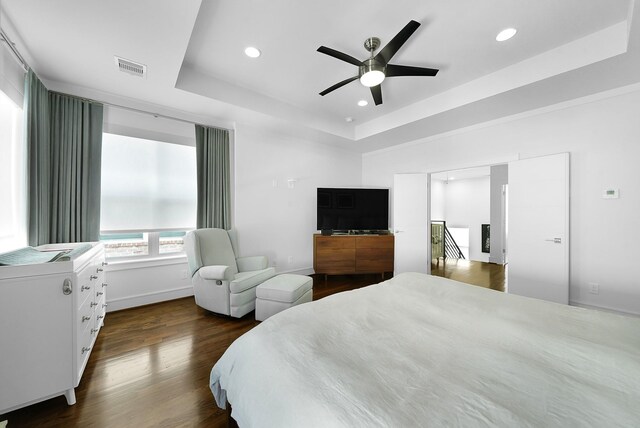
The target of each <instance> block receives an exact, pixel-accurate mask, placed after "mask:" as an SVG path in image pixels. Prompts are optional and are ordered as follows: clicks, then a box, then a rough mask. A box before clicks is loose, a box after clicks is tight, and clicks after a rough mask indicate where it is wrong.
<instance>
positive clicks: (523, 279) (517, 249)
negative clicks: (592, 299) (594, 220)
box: [507, 153, 569, 304]
mask: <svg viewBox="0 0 640 428" xmlns="http://www.w3.org/2000/svg"><path fill="white" fill-rule="evenodd" d="M508 213H509V238H508V239H509V268H508V273H507V287H508V292H509V293H513V294H519V295H522V296H528V297H535V298H538V299H543V300H549V301H552V302H557V303H564V304H567V303H568V302H569V154H568V153H561V154H557V155H550V156H542V157H538V158H532V159H525V160H519V161H514V162H509V197H508Z"/></svg>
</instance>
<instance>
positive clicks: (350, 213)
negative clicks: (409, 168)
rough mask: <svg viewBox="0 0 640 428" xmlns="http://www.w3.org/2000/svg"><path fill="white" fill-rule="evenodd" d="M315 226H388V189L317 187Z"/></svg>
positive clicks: (352, 228)
mask: <svg viewBox="0 0 640 428" xmlns="http://www.w3.org/2000/svg"><path fill="white" fill-rule="evenodd" d="M317 200H318V216H317V225H318V230H327V229H331V230H388V229H389V189H347V188H322V187H319V188H318V199H317Z"/></svg>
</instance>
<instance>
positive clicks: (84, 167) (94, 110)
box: [25, 70, 103, 246]
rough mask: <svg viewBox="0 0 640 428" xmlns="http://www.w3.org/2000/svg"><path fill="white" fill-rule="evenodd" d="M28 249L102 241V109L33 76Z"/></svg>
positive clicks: (29, 113) (28, 104)
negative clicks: (53, 88)
mask: <svg viewBox="0 0 640 428" xmlns="http://www.w3.org/2000/svg"><path fill="white" fill-rule="evenodd" d="M26 87H27V88H26V90H25V110H26V116H27V126H26V128H27V129H26V138H27V145H28V150H29V152H28V153H29V154H28V156H29V173H28V174H29V245H32V246H36V245H42V244H49V243H57V242H87V241H97V240H98V239H99V236H100V173H101V169H100V166H101V156H102V110H103V107H102V104H98V103H94V102H90V101H87V100H83V99H79V98H75V97H71V96H68V95H64V94H58V93H55V92H49V91H47V88H46V87H45V86H44V85H43V84H42V82H40V80H39V79H38V78H37V76H36V75H35V73H33V71H31V70H29V73H28V77H27V83H26Z"/></svg>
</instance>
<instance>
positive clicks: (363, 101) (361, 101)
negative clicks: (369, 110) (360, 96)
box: [358, 100, 369, 107]
mask: <svg viewBox="0 0 640 428" xmlns="http://www.w3.org/2000/svg"><path fill="white" fill-rule="evenodd" d="M358 105H359V106H360V107H365V106H368V105H369V103H368V102H367V100H360V101H358Z"/></svg>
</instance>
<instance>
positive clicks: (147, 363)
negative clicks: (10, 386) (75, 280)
mask: <svg viewBox="0 0 640 428" xmlns="http://www.w3.org/2000/svg"><path fill="white" fill-rule="evenodd" d="M380 281H381V277H380V275H359V276H330V277H329V278H328V279H327V280H326V281H325V278H324V275H323V276H317V277H315V278H314V293H313V295H314V300H318V299H321V298H323V297H325V296H328V295H331V294H334V293H338V292H341V291H346V290H352V289H355V288H360V287H363V286H365V285H370V284H375V283H377V282H380ZM257 324H258V323H257V322H256V321H255V320H254V313H253V312H251V313H250V314H247V316H245V317H244V318H242V319H232V318H227V317H223V316H218V315H214V314H212V313H210V312H207V311H205V310H203V309H201V308H199V307H198V306H196V304H195V302H194V300H193V298H192V297H189V298H184V299H179V300H173V301H170V302H163V303H158V304H155V305H149V306H144V307H140V308H133V309H127V310H123V311H118V312H113V313H109V314H107V317H106V319H105V326H104V327H103V328H102V330H101V331H100V335H99V336H98V340H97V341H96V344H95V346H94V349H93V351H92V353H91V357H90V359H89V362H88V364H87V368H86V369H85V372H84V375H83V377H82V380H81V382H80V385H79V386H78V388H76V397H77V403H76V404H75V405H74V406H68V405H67V403H66V400H65V399H64V397H56V398H52V399H50V400H47V401H44V402H42V403H38V404H34V405H32V406H29V407H25V408H23V409H19V410H16V411H14V412H10V413H7V414H5V415H0V421H3V420H8V422H9V424H8V428H17V427H136V428H138V427H183V426H184V427H200V426H206V427H225V426H226V423H227V416H226V411H224V410H220V409H218V407H217V406H216V404H215V401H214V399H213V396H212V395H211V391H210V390H209V386H208V385H209V373H210V371H211V367H212V366H213V364H214V363H215V362H216V361H217V360H218V358H219V357H220V356H221V355H222V354H223V353H224V351H225V350H226V349H227V347H228V346H229V345H230V344H231V342H233V341H234V340H235V339H236V338H237V337H239V336H240V335H242V334H243V333H245V332H246V331H248V330H250V329H251V328H253V327H254V326H256V325H257ZM42 352H46V349H43V350H42ZM0 387H2V386H1V385H0Z"/></svg>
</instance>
